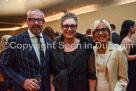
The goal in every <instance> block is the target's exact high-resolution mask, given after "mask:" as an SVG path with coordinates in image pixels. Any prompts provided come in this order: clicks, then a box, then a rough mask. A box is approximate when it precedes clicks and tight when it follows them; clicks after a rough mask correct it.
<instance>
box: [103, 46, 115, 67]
mask: <svg viewBox="0 0 136 91" xmlns="http://www.w3.org/2000/svg"><path fill="white" fill-rule="evenodd" d="M112 50H113V49H112V48H109V47H108V48H107V50H106V54H105V58H104V67H106V66H107V63H108V61H109V58H110V56H111V53H112Z"/></svg>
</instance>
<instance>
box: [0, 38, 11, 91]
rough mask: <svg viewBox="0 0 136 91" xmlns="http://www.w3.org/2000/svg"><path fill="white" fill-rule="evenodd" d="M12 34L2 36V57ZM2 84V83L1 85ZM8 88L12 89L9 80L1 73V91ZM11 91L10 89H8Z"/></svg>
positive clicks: (0, 52)
mask: <svg viewBox="0 0 136 91" xmlns="http://www.w3.org/2000/svg"><path fill="white" fill-rule="evenodd" d="M11 37H12V36H11V35H3V36H2V37H1V43H0V44H1V45H0V47H1V48H0V58H1V55H2V54H3V51H4V50H5V48H4V47H5V46H6V45H7V43H8V39H9V38H11ZM1 84H2V85H1ZM8 89H10V86H9V83H8V81H6V80H5V79H4V78H3V76H2V75H1V74H0V91H7V90H8ZM8 91H9V90H8Z"/></svg>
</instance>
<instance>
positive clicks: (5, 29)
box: [0, 27, 20, 31]
mask: <svg viewBox="0 0 136 91" xmlns="http://www.w3.org/2000/svg"><path fill="white" fill-rule="evenodd" d="M18 29H20V27H14V28H1V29H0V31H9V30H18Z"/></svg>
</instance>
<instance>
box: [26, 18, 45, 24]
mask: <svg viewBox="0 0 136 91" xmlns="http://www.w3.org/2000/svg"><path fill="white" fill-rule="evenodd" d="M28 20H29V22H30V23H35V22H36V21H37V22H38V23H39V24H43V23H44V19H43V18H28Z"/></svg>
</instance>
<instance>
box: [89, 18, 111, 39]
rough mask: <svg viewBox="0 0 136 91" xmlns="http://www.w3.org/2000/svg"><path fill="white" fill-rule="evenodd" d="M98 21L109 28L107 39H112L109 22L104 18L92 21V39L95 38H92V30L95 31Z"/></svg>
mask: <svg viewBox="0 0 136 91" xmlns="http://www.w3.org/2000/svg"><path fill="white" fill-rule="evenodd" d="M100 23H104V24H105V25H106V26H107V28H108V30H109V35H110V37H109V41H112V36H111V26H110V24H109V23H108V21H106V20H104V19H102V20H101V19H99V20H96V21H95V22H94V23H93V25H92V27H91V30H92V35H93V39H94V41H96V40H95V38H94V31H95V29H96V28H97V26H98V25H99V24H100Z"/></svg>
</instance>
